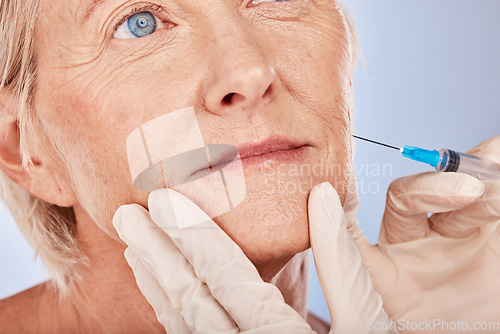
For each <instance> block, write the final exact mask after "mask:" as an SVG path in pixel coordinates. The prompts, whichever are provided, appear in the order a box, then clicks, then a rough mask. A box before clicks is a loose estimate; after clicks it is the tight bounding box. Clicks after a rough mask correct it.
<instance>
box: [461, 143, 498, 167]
mask: <svg viewBox="0 0 500 334" xmlns="http://www.w3.org/2000/svg"><path fill="white" fill-rule="evenodd" d="M467 154H470V155H474V156H476V157H479V158H484V159H487V160H490V161H492V162H494V163H496V164H499V165H500V136H496V137H493V138H489V139H487V140H485V141H483V142H482V143H480V144H479V145H476V146H474V147H473V148H472V149H470V150H468V151H467Z"/></svg>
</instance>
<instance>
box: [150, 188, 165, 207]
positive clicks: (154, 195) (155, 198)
mask: <svg viewBox="0 0 500 334" xmlns="http://www.w3.org/2000/svg"><path fill="white" fill-rule="evenodd" d="M168 190H169V189H167V188H161V189H156V190H153V191H152V192H150V193H149V197H148V208H151V207H155V206H156V204H157V203H159V202H162V201H163V202H164V201H165V200H164V198H165V197H167V196H169V192H168Z"/></svg>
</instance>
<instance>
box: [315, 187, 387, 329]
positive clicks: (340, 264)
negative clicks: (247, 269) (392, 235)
mask: <svg viewBox="0 0 500 334" xmlns="http://www.w3.org/2000/svg"><path fill="white" fill-rule="evenodd" d="M308 210H309V235H310V239H311V247H312V250H313V255H314V261H315V263H316V271H317V273H318V278H319V281H320V284H321V288H322V290H323V292H324V294H325V299H326V301H327V304H328V307H329V310H330V315H331V319H332V328H333V331H334V332H335V333H375V332H376V331H371V330H369V328H371V327H373V326H372V325H373V323H374V322H377V323H378V324H381V323H382V321H385V322H388V321H389V319H388V317H387V314H386V313H385V311H384V309H383V308H382V298H381V297H380V295H379V294H378V293H377V292H375V289H374V287H373V284H372V281H371V278H370V275H369V273H368V271H367V269H366V268H365V267H364V265H363V262H362V258H361V253H360V251H359V249H358V247H357V245H356V243H355V241H354V239H353V238H352V236H351V235H350V234H349V232H348V230H347V222H346V217H345V214H344V210H343V209H342V206H341V204H340V200H339V197H338V194H337V192H336V190H335V189H334V188H333V187H332V186H331V185H330V184H329V183H327V182H325V183H322V184H320V185H317V186H316V187H314V188H313V190H312V191H311V194H310V195H309V204H308Z"/></svg>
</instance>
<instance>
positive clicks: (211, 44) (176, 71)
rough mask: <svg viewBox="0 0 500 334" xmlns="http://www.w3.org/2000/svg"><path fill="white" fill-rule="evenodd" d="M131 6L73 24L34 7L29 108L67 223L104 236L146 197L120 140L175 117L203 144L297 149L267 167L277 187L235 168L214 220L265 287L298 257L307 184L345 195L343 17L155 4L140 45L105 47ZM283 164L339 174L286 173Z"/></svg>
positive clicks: (263, 169)
mask: <svg viewBox="0 0 500 334" xmlns="http://www.w3.org/2000/svg"><path fill="white" fill-rule="evenodd" d="M122 3H123V4H122ZM136 3H137V2H135V1H126V2H125V1H109V2H108V3H104V5H102V6H101V7H97V8H96V9H95V11H94V12H93V14H91V15H90V16H89V17H88V19H87V20H85V22H82V20H81V17H82V16H83V12H84V11H85V6H83V5H82V3H81V2H80V1H78V2H77V1H74V2H73V3H71V4H70V5H68V2H67V1H62V0H61V1H46V2H45V4H44V5H43V9H42V15H41V20H40V22H39V27H40V29H39V34H38V36H39V39H40V40H39V51H40V53H41V57H40V63H39V70H40V74H39V90H38V94H37V102H38V104H37V106H38V108H37V111H38V116H39V118H40V121H41V124H42V128H43V131H44V132H45V133H46V134H47V138H48V139H49V141H50V142H53V143H56V146H57V147H58V149H59V151H60V153H61V155H62V157H63V159H62V161H61V163H60V164H59V165H60V166H62V167H63V168H64V169H65V170H66V172H65V173H63V174H62V175H65V176H64V182H67V184H68V188H69V189H70V190H68V191H72V192H74V196H73V197H74V200H73V201H72V202H71V203H67V204H70V205H74V206H75V210H76V214H77V219H78V217H79V216H81V215H84V214H85V215H87V214H88V216H90V218H91V220H89V222H88V223H89V224H94V223H95V224H97V225H98V226H99V227H100V228H102V230H103V231H105V232H106V233H108V234H110V235H113V236H114V233H115V232H114V231H113V230H112V228H111V227H110V224H111V218H112V216H113V213H114V212H115V211H116V209H117V208H118V206H119V205H121V204H126V203H139V204H141V205H144V206H146V205H147V201H146V199H147V193H146V192H142V191H139V190H137V189H135V188H134V187H133V184H132V182H131V178H130V174H129V169H128V163H127V158H126V150H125V140H126V137H127V135H128V134H129V133H130V132H131V131H132V130H134V129H135V128H136V127H138V126H139V125H141V124H143V123H144V122H146V121H148V120H151V119H153V118H155V117H158V116H160V115H162V114H165V113H168V112H169V111H174V110H177V109H180V108H183V107H187V106H194V108H195V111H196V114H197V119H198V123H199V125H200V128H201V131H202V134H203V137H204V139H205V141H206V142H207V143H229V144H232V145H235V146H239V145H240V144H242V143H245V142H257V141H261V140H263V139H265V138H267V137H269V136H272V135H281V136H285V137H288V138H292V139H294V140H298V141H300V142H303V143H305V144H307V145H309V146H308V148H307V149H306V150H305V154H304V155H303V156H302V158H301V160H300V161H291V162H287V163H286V164H285V165H280V169H279V175H278V176H276V175H277V167H278V164H277V163H273V162H272V161H271V163H270V164H268V165H266V166H256V167H255V168H248V169H245V180H246V187H247V196H246V198H245V200H244V201H243V203H242V204H240V205H239V206H238V207H237V208H236V209H235V210H233V211H231V212H229V213H227V214H224V215H223V216H220V217H219V218H217V219H216V222H217V223H218V224H219V225H220V226H221V227H222V228H223V229H224V230H225V231H226V233H228V234H229V235H230V236H231V237H232V238H233V239H234V240H235V241H236V242H237V243H238V245H239V246H240V247H241V248H242V249H243V250H244V252H245V253H246V254H247V256H249V258H250V259H251V260H252V261H253V262H254V264H256V265H257V267H258V268H259V270H260V271H261V274H262V275H263V276H264V277H267V278H269V277H271V276H272V275H273V274H275V273H276V272H277V270H279V269H280V268H281V266H282V265H283V264H284V263H285V262H286V261H287V260H288V259H290V257H291V256H293V255H294V254H296V253H297V252H299V251H302V250H304V249H306V248H307V247H308V246H309V241H308V232H307V211H306V202H307V196H308V194H309V192H310V190H311V189H312V187H313V186H314V185H315V184H318V183H321V182H323V181H330V182H331V183H332V184H334V186H335V185H337V189H338V191H339V193H340V196H341V199H343V198H344V196H345V186H344V185H345V184H346V178H347V177H346V175H348V174H349V169H350V167H349V163H348V162H349V161H350V159H351V155H350V154H351V153H350V136H349V135H350V126H351V125H350V112H351V83H350V77H351V51H350V48H351V46H350V41H349V34H348V29H347V26H346V22H345V19H344V17H343V15H342V14H341V12H340V10H339V8H338V7H337V5H336V4H334V3H333V2H332V1H323V0H321V1H305V0H291V1H283V2H262V3H259V4H258V5H255V4H253V3H251V2H250V1H244V2H241V1H227V0H226V1H222V0H221V1H210V2H207V1H182V0H179V1H169V2H166V3H165V4H164V7H165V11H162V10H156V11H155V9H156V8H153V9H149V8H147V9H144V10H146V11H150V12H151V13H153V14H155V15H156V16H157V17H158V19H159V20H161V21H163V22H162V23H161V25H159V26H158V29H157V31H156V32H154V33H153V34H151V35H147V36H144V37H141V38H135V39H118V38H113V28H114V26H115V25H116V24H117V23H118V22H119V20H120V18H121V16H120V15H127V13H128V11H129V10H131V8H134V7H135V4H136ZM141 4H143V3H139V5H141ZM158 4H161V2H160V3H158ZM247 6H248V7H247ZM54 22H57V24H54ZM230 93H234V95H233V96H232V98H231V99H230V101H228V100H227V97H226V95H228V94H230ZM225 97H226V100H224V98H225ZM296 163H300V164H309V165H314V164H328V165H330V166H332V165H333V166H338V167H339V168H334V169H330V172H327V171H326V169H325V171H323V172H321V173H316V174H317V175H313V173H312V172H311V173H309V174H307V173H302V174H304V175H299V176H295V175H293V170H292V168H294V166H293V164H296ZM332 170H335V171H336V173H335V175H332V173H331V171H332ZM306 174H307V175H306ZM269 178H270V179H269ZM298 185H300V188H298ZM296 189H299V190H296ZM69 197H71V196H69ZM201 207H203V205H201Z"/></svg>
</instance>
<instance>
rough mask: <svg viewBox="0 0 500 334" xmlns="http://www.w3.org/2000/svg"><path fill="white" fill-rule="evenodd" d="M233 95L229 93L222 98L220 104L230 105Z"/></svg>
mask: <svg viewBox="0 0 500 334" xmlns="http://www.w3.org/2000/svg"><path fill="white" fill-rule="evenodd" d="M233 96H234V93H229V94H227V95H226V96H224V98H223V99H222V103H224V104H231V101H232V100H233Z"/></svg>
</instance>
